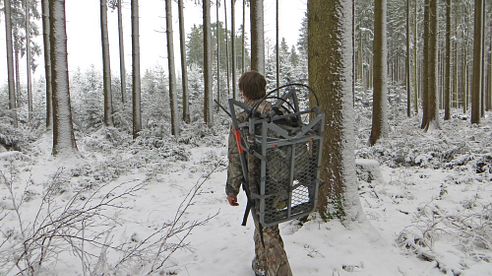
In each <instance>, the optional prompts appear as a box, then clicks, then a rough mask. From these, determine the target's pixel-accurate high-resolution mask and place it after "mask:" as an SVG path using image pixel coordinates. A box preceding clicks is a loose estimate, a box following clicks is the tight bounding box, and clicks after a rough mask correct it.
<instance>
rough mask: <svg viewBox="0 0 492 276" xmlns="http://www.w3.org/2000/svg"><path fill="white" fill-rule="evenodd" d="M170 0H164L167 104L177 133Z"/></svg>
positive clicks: (173, 133)
mask: <svg viewBox="0 0 492 276" xmlns="http://www.w3.org/2000/svg"><path fill="white" fill-rule="evenodd" d="M171 3H172V2H171V0H166V38H167V64H168V70H169V104H170V106H171V134H172V135H174V136H178V135H179V123H178V102H177V100H176V69H175V66H174V43H173V42H174V41H173V16H172V9H173V7H172V5H171Z"/></svg>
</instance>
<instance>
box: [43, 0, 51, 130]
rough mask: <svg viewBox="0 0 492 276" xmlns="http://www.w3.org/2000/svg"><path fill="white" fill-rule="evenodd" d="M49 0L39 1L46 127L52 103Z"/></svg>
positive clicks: (47, 126)
mask: <svg viewBox="0 0 492 276" xmlns="http://www.w3.org/2000/svg"><path fill="white" fill-rule="evenodd" d="M48 2H49V1H48V0H42V1H41V9H42V14H43V45H44V51H43V53H44V77H45V82H46V128H47V129H51V128H52V126H53V105H52V101H51V98H52V96H51V95H52V86H51V59H50V18H49V16H50V14H49V12H50V11H49V3H48Z"/></svg>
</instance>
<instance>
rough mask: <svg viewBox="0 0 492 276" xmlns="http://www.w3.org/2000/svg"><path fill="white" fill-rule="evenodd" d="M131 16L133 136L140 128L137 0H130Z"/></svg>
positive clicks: (136, 134) (135, 136)
mask: <svg viewBox="0 0 492 276" xmlns="http://www.w3.org/2000/svg"><path fill="white" fill-rule="evenodd" d="M131 5H132V6H131V9H132V10H131V17H132V71H133V74H132V82H133V84H132V99H133V103H132V109H133V138H137V137H138V133H139V132H140V130H142V111H141V94H142V92H141V83H140V30H139V26H138V25H139V24H138V23H139V18H138V16H139V15H138V0H131Z"/></svg>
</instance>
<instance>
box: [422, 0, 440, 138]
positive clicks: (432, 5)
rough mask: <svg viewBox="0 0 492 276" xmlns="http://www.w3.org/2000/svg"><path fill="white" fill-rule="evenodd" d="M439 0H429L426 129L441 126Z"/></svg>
mask: <svg viewBox="0 0 492 276" xmlns="http://www.w3.org/2000/svg"><path fill="white" fill-rule="evenodd" d="M437 10H438V9H437V0H429V15H428V17H429V18H428V19H429V43H428V45H429V48H428V52H429V53H428V58H429V59H428V62H424V64H427V65H428V66H429V69H428V72H427V75H428V83H427V85H428V90H427V92H428V93H427V97H428V105H427V108H428V111H427V120H426V125H425V130H426V131H427V130H429V129H430V128H439V117H438V111H439V110H438V104H439V102H438V98H437V93H438V90H437V81H438V76H437V58H438V57H437V39H438V29H437V28H438V24H437V18H438V14H437Z"/></svg>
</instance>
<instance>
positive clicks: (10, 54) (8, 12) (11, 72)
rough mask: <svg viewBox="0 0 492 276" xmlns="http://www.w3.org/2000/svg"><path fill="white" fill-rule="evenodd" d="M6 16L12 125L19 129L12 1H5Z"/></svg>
mask: <svg viewBox="0 0 492 276" xmlns="http://www.w3.org/2000/svg"><path fill="white" fill-rule="evenodd" d="M4 6H5V7H4V14H5V34H6V39H5V41H6V44H7V47H6V49H7V75H8V78H7V82H8V89H9V111H10V113H11V114H10V116H11V118H12V123H13V125H14V126H15V127H18V122H17V110H16V108H17V101H16V99H15V98H16V96H17V95H16V93H15V80H14V57H13V51H14V49H13V48H14V47H13V43H12V11H11V9H10V7H11V4H10V0H4Z"/></svg>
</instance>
